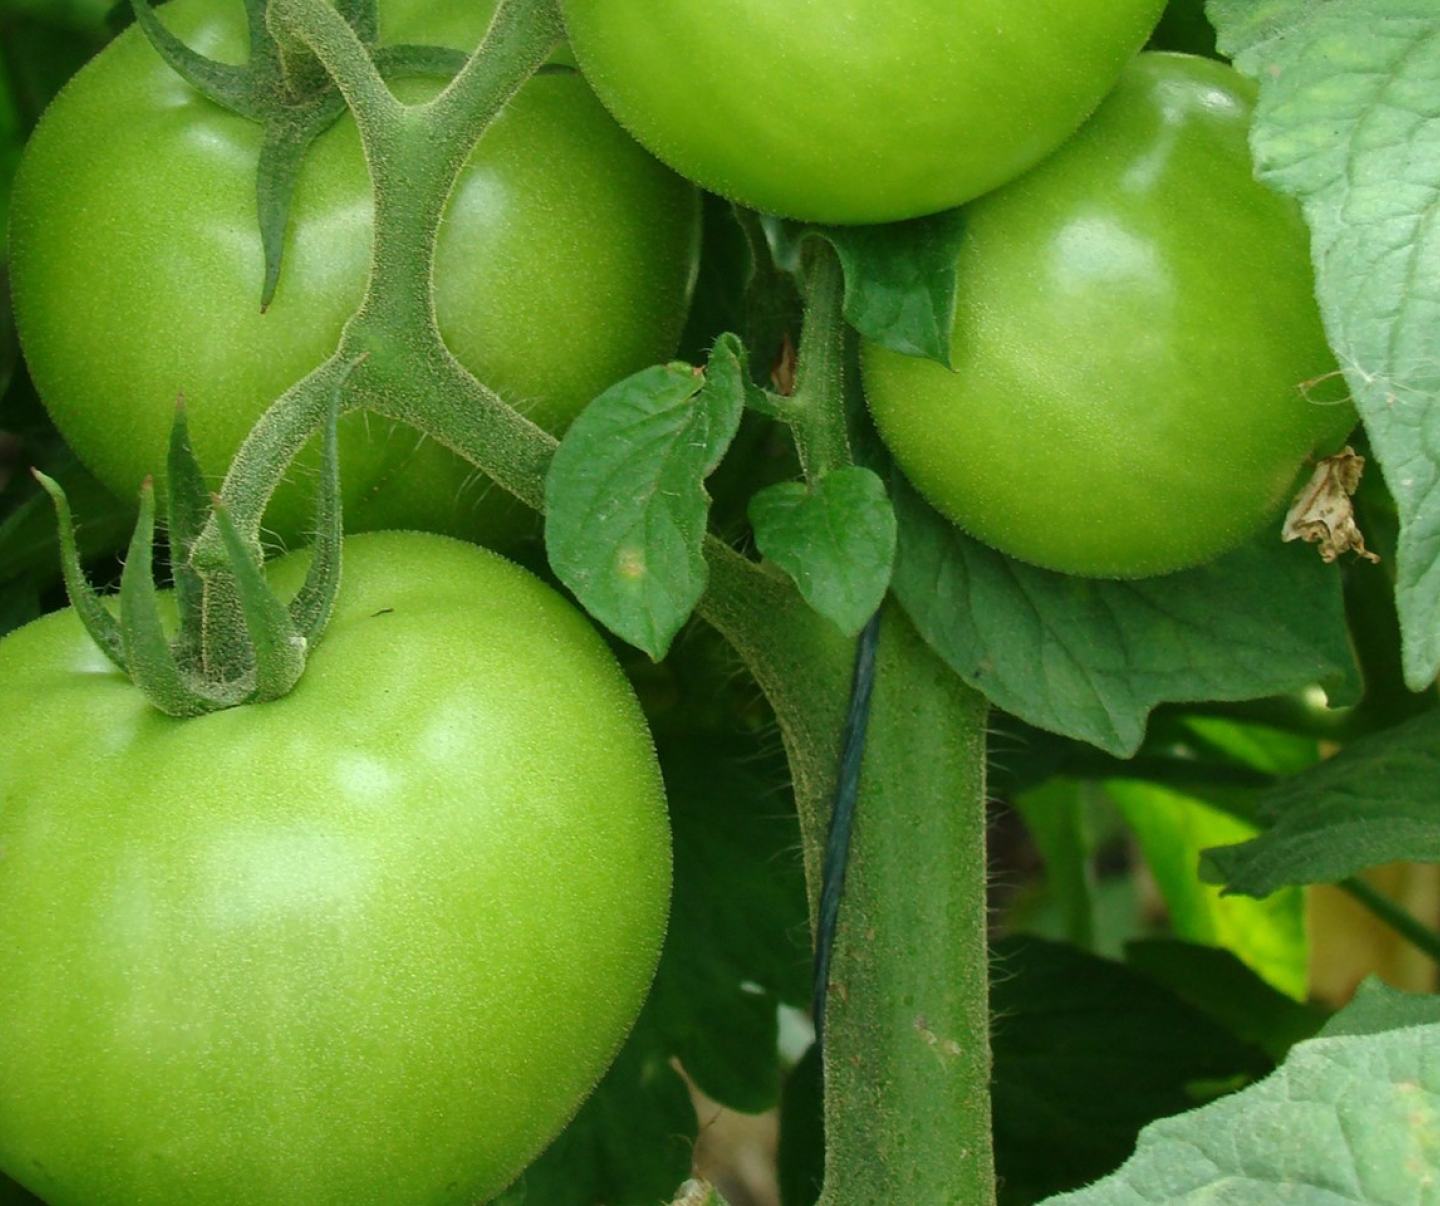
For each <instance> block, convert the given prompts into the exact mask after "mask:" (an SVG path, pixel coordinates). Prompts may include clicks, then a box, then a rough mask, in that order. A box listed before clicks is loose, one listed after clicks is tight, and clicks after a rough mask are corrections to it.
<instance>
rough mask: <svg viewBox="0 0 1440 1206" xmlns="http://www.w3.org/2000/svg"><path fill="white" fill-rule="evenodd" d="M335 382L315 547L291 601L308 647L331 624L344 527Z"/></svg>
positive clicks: (319, 489) (338, 386) (322, 465)
mask: <svg viewBox="0 0 1440 1206" xmlns="http://www.w3.org/2000/svg"><path fill="white" fill-rule="evenodd" d="M344 380H345V379H342V380H341V381H339V382H337V383H336V385H335V388H334V390H333V391H332V392H331V395H330V413H329V416H328V418H327V419H326V422H325V443H324V449H323V451H322V453H321V462H320V482H319V485H318V487H317V489H316V491H315V499H316V508H315V546H314V555H313V557H312V559H311V561H310V571H309V573H307V574H306V575H305V585H304V586H302V587H301V588H300V590H299V592H298V593H297V594H296V596H295V597H294V598H293V599H292V600H291V601H290V622H291V623H292V624H293V625H294V626H295V630H296V631H297V632H298V633H299V634H300V636H301V637H303V638H304V640H305V643H306V646H307V647H313V646H314V645H316V644H317V643H318V642H319V640H320V637H321V635H322V634H323V633H324V631H325V626H326V625H327V624H328V623H329V622H330V613H331V611H332V610H333V609H334V607H335V596H336V595H337V594H339V592H340V560H341V556H340V544H341V539H342V537H343V536H344V534H345V532H344V525H343V521H342V515H341V503H340V431H339V424H340V391H341V388H342V387H343V385H344Z"/></svg>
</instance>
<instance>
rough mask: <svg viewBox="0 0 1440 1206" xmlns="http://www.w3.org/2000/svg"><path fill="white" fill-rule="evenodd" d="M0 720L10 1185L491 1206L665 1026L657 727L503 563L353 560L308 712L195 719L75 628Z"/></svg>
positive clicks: (351, 552)
mask: <svg viewBox="0 0 1440 1206" xmlns="http://www.w3.org/2000/svg"><path fill="white" fill-rule="evenodd" d="M304 562H305V558H304V557H303V556H296V557H289V558H285V559H282V560H281V561H280V562H278V563H277V564H276V566H275V567H274V568H273V570H272V580H273V581H277V582H279V583H280V584H281V585H282V586H284V585H288V586H292V587H293V586H295V585H297V584H298V582H299V580H300V576H301V574H302V572H303V570H304ZM0 714H3V715H4V716H5V725H4V729H3V733H0V852H3V858H0V1168H3V1169H4V1171H5V1172H6V1173H8V1174H10V1175H11V1176H12V1177H14V1178H15V1179H16V1180H18V1181H20V1182H22V1183H23V1184H25V1185H26V1186H28V1187H29V1188H31V1189H33V1190H34V1191H35V1192H36V1193H38V1194H39V1195H40V1196H41V1197H43V1198H44V1199H45V1200H46V1201H47V1202H49V1203H50V1206H137V1204H139V1203H144V1204H145V1206H170V1204H174V1206H250V1204H254V1206H282V1204H286V1203H293V1204H294V1206H325V1204H328V1203H334V1204H335V1206H356V1204H357V1203H380V1202H384V1203H391V1204H395V1206H401V1204H407V1203H415V1204H417V1206H421V1204H423V1206H435V1204H438V1203H457V1204H459V1203H465V1204H468V1203H472V1202H477V1201H481V1200H485V1199H488V1198H489V1197H490V1196H492V1195H493V1194H495V1193H496V1192H498V1191H499V1190H500V1189H502V1188H503V1187H504V1186H505V1185H506V1184H507V1183H508V1182H509V1181H510V1180H511V1179H513V1178H514V1177H515V1176H516V1175H517V1174H518V1173H519V1171H520V1170H521V1169H522V1168H523V1167H524V1165H525V1164H526V1163H527V1162H528V1161H529V1160H530V1159H532V1158H533V1157H534V1156H535V1155H536V1154H537V1153H538V1152H539V1150H540V1149H541V1148H542V1147H543V1146H544V1145H545V1144H546V1143H547V1142H548V1141H549V1139H550V1138H551V1137H552V1136H553V1135H554V1134H555V1133H556V1131H557V1130H558V1129H559V1128H560V1127H561V1126H562V1125H563V1124H564V1122H565V1121H566V1120H567V1119H568V1118H569V1116H570V1115H571V1114H572V1113H573V1112H574V1110H575V1109H576V1107H577V1106H578V1104H579V1103H580V1101H581V1100H582V1099H583V1098H584V1096H585V1095H586V1094H587V1093H588V1092H589V1090H590V1089H591V1088H592V1087H593V1086H594V1084H595V1082H596V1081H597V1079H598V1078H599V1076H600V1074H601V1072H602V1071H603V1069H604V1068H605V1066H606V1064H607V1063H608V1062H609V1060H610V1059H611V1057H612V1056H613V1055H614V1054H615V1051H616V1049H617V1048H618V1046H619V1044H620V1042H621V1040H622V1039H623V1038H624V1035H625V1032H626V1031H627V1029H628V1028H629V1027H630V1025H631V1023H632V1021H633V1020H634V1018H635V1016H636V1014H637V1013H638V1011H639V1009H640V1005H641V1002H642V1000H643V998H644V996H645V992H646V989H647V987H648V985H649V982H650V977H651V975H652V973H653V971H654V968H655V964H656V960H657V958H658V956H659V951H660V946H661V940H662V937H663V934H664V929H665V918H666V911H667V903H668V893H669V883H670V877H669V872H670V853H669V829H668V826H667V824H666V817H665V804H664V797H663V794H662V789H661V784H660V777H659V770H658V766H657V764H656V760H655V754H654V748H653V746H652V744H651V740H650V734H649V731H648V730H647V728H646V726H645V721H644V718H643V716H642V714H641V712H640V708H639V705H638V704H637V702H636V700H635V698H634V695H633V694H632V692H631V690H630V687H629V684H628V682H627V681H626V679H625V677H624V675H623V674H622V672H621V670H620V668H619V666H618V665H617V664H616V662H615V659H614V658H613V656H612V655H611V654H610V652H609V650H608V649H607V647H606V646H605V644H604V642H603V641H602V640H601V639H600V637H599V636H598V635H597V634H596V633H595V632H594V630H593V629H592V628H591V627H590V626H589V624H588V623H587V622H586V621H585V619H584V618H583V617H582V616H581V615H580V613H579V612H577V611H576V610H575V608H574V607H572V606H571V605H570V604H569V603H568V602H566V601H565V600H564V599H562V598H561V597H560V596H559V595H558V594H556V593H555V592H554V591H553V590H551V589H550V588H549V587H547V586H545V585H544V584H542V583H541V582H539V581H538V580H537V579H535V578H533V577H531V576H530V575H529V574H527V573H526V572H525V571H523V570H521V569H519V568H517V567H516V566H514V565H512V564H511V563H509V562H507V561H505V560H503V559H502V558H500V557H499V556H497V555H496V554H493V553H489V552H486V551H484V550H481V549H477V548H475V547H474V546H472V545H466V544H462V543H461V542H459V541H454V540H450V539H449V538H446V537H441V536H424V535H418V534H414V533H405V534H400V533H382V534H376V535H368V536H359V537H352V538H351V539H350V540H349V541H348V542H347V544H346V548H345V581H344V587H343V590H342V592H341V597H340V601H339V605H338V609H337V611H336V614H335V618H334V621H333V623H332V624H331V625H330V628H329V631H328V632H327V633H326V635H325V638H324V641H323V643H322V644H321V645H320V646H319V647H318V648H317V649H316V650H315V652H314V655H313V657H312V658H311V661H310V665H309V668H308V669H307V670H306V672H305V676H304V678H303V679H302V680H301V682H300V684H299V685H298V686H297V687H296V688H295V690H294V692H293V693H292V694H290V695H289V696H287V697H286V698H284V699H281V700H279V701H277V702H274V703H265V704H259V705H254V706H250V707H243V708H236V709H233V710H231V711H224V712H218V713H215V714H212V715H209V716H205V717H202V718H199V719H194V720H174V719H172V718H170V717H167V716H164V715H162V714H160V713H159V712H157V711H155V710H153V709H152V708H150V707H149V706H148V705H147V704H146V702H145V701H144V699H143V698H142V697H141V695H140V693H139V691H137V690H136V689H135V688H134V687H133V686H132V685H131V684H130V683H129V682H128V681H127V680H126V679H125V678H124V677H123V676H122V675H120V674H119V673H118V672H116V671H115V670H114V669H113V668H112V667H110V665H109V663H108V662H106V661H105V659H104V658H103V657H102V656H101V654H100V653H99V652H98V650H97V649H96V648H95V647H94V646H93V645H92V644H91V643H90V641H89V640H88V639H87V637H86V636H85V634H84V632H83V631H82V629H81V626H80V624H79V622H78V621H77V619H76V617H75V615H74V614H73V613H72V612H70V611H64V612H58V613H55V614H53V615H50V616H47V617H45V618H43V619H41V620H37V621H36V622H35V623H33V624H31V625H29V626H28V627H26V628H23V629H21V630H20V631H18V632H16V633H14V634H12V635H11V636H10V637H8V638H7V639H6V640H5V641H4V643H3V644H0Z"/></svg>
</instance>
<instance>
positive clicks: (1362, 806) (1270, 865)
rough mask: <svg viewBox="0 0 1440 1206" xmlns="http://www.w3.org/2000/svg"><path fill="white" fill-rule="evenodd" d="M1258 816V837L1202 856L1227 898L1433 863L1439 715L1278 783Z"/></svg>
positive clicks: (1367, 740)
mask: <svg viewBox="0 0 1440 1206" xmlns="http://www.w3.org/2000/svg"><path fill="white" fill-rule="evenodd" d="M1259 810H1260V815H1261V816H1262V817H1263V818H1265V819H1266V820H1268V821H1270V822H1271V824H1270V827H1269V828H1268V829H1266V830H1265V832H1264V833H1262V834H1260V835H1259V836H1258V837H1256V838H1254V839H1253V840H1252V841H1248V842H1244V843H1242V844H1239V845H1231V846H1224V847H1222V848H1220V849H1213V850H1207V851H1206V852H1205V862H1204V864H1203V865H1202V872H1203V873H1204V874H1205V876H1206V878H1207V879H1209V880H1211V882H1213V883H1223V884H1225V885H1226V891H1228V892H1239V893H1243V894H1244V895H1246V896H1268V895H1269V894H1270V893H1271V892H1274V891H1275V890H1276V889H1277V888H1282V887H1285V886H1287V885H1290V884H1329V883H1337V882H1338V881H1340V880H1342V879H1346V878H1348V877H1349V876H1351V875H1354V874H1356V873H1357V872H1359V871H1363V870H1364V869H1365V868H1367V867H1378V866H1380V865H1381V864H1383V863H1389V862H1394V861H1397V860H1400V859H1407V860H1410V861H1412V862H1440V710H1435V711H1430V712H1426V713H1423V714H1422V715H1420V716H1417V717H1415V718H1414V719H1413V720H1409V721H1406V722H1405V723H1404V724H1401V725H1398V726H1396V727H1395V728H1393V729H1387V730H1385V731H1384V732H1381V733H1376V734H1373V735H1371V736H1369V737H1364V738H1362V739H1361V740H1359V741H1356V742H1355V743H1354V744H1353V745H1350V746H1347V747H1346V748H1345V749H1344V750H1343V751H1341V752H1340V753H1339V754H1337V755H1336V756H1335V757H1334V758H1331V759H1330V760H1329V761H1327V762H1322V763H1320V764H1319V765H1318V766H1315V767H1313V768H1312V769H1310V770H1308V771H1305V772H1304V773H1302V774H1299V775H1294V776H1292V777H1291V778H1288V779H1285V780H1282V781H1281V782H1280V783H1278V784H1277V785H1276V786H1275V787H1274V788H1272V789H1270V790H1269V791H1267V792H1266V793H1265V794H1264V795H1262V796H1261V797H1260V800H1259Z"/></svg>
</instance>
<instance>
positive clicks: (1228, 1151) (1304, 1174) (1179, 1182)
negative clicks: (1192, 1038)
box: [1048, 1014, 1440, 1206]
mask: <svg viewBox="0 0 1440 1206" xmlns="http://www.w3.org/2000/svg"><path fill="white" fill-rule="evenodd" d="M1341 1017H1342V1018H1343V1017H1344V1015H1343V1014H1342V1015H1341ZM1338 1025H1340V1026H1341V1027H1342V1028H1343V1025H1344V1023H1343V1022H1341V1023H1338ZM1437 1049H1440V1025H1426V1026H1410V1027H1408V1028H1405V1029H1395V1030H1388V1031H1384V1032H1381V1033H1378V1034H1365V1035H1347V1036H1343V1037H1322V1038H1316V1039H1311V1040H1310V1041H1309V1042H1305V1043H1300V1044H1299V1045H1298V1046H1296V1047H1295V1048H1294V1049H1293V1050H1292V1051H1291V1052H1290V1056H1289V1058H1288V1059H1287V1060H1286V1061H1285V1063H1284V1065H1283V1066H1282V1067H1281V1068H1280V1069H1279V1071H1277V1072H1275V1073H1274V1074H1273V1075H1272V1076H1270V1077H1268V1078H1266V1079H1265V1080H1264V1081H1262V1082H1261V1083H1259V1084H1257V1085H1254V1086H1252V1087H1250V1088H1248V1089H1246V1090H1244V1091H1243V1092H1240V1093H1237V1094H1235V1095H1234V1096H1232V1097H1228V1098H1226V1099H1224V1100H1222V1101H1217V1102H1214V1103H1213V1104H1211V1105H1208V1106H1205V1107H1204V1108H1202V1109H1199V1110H1193V1111H1191V1112H1190V1113H1188V1114H1182V1115H1180V1116H1179V1117H1177V1118H1167V1119H1165V1120H1164V1121H1162V1122H1157V1123H1154V1124H1153V1125H1151V1126H1148V1127H1146V1128H1145V1130H1144V1132H1143V1133H1142V1134H1141V1136H1140V1142H1139V1145H1138V1147H1137V1149H1136V1152H1135V1155H1134V1156H1133V1157H1132V1158H1131V1159H1130V1160H1129V1161H1128V1162H1127V1163H1126V1164H1125V1165H1124V1167H1123V1168H1121V1169H1120V1170H1119V1171H1118V1172H1117V1173H1115V1174H1114V1175H1113V1176H1110V1177H1107V1178H1106V1179H1105V1180H1104V1181H1101V1182H1100V1183H1099V1184H1097V1185H1093V1186H1091V1187H1090V1188H1089V1189H1085V1190H1082V1191H1080V1192H1078V1193H1071V1194H1066V1195H1064V1196H1063V1197H1058V1198H1051V1199H1049V1200H1048V1201H1049V1202H1050V1203H1051V1206H1144V1204H1146V1203H1154V1204H1155V1206H1160V1204H1162V1203H1163V1204H1164V1206H1185V1204H1186V1203H1193V1204H1194V1206H1200V1204H1201V1203H1232V1202H1233V1203H1236V1204H1237V1206H1239V1204H1241V1203H1251V1202H1257V1203H1258V1202H1295V1203H1305V1204H1307V1206H1308V1204H1314V1206H1331V1204H1333V1206H1342V1204H1344V1203H1352V1202H1364V1203H1367V1204H1368V1206H1416V1204H1418V1203H1425V1202H1431V1201H1433V1200H1434V1192H1435V1186H1436V1185H1437V1184H1440V1060H1437V1059H1436V1058H1435V1052H1436V1050H1437Z"/></svg>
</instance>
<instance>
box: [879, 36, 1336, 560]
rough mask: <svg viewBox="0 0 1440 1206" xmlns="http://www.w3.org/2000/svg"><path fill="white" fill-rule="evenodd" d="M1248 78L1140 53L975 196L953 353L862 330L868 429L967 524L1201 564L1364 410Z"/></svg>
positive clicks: (1117, 555)
mask: <svg viewBox="0 0 1440 1206" xmlns="http://www.w3.org/2000/svg"><path fill="white" fill-rule="evenodd" d="M1253 97H1254V88H1253V85H1251V84H1250V83H1249V82H1248V81H1247V80H1245V79H1244V78H1243V77H1241V76H1240V75H1239V74H1237V73H1236V72H1235V71H1233V70H1232V69H1231V68H1229V67H1227V66H1224V65H1223V64H1220V63H1216V62H1213V61H1210V60H1208V59H1201V58H1194V57H1190V56H1184V55H1174V54H1146V55H1142V56H1140V57H1139V58H1138V59H1137V60H1136V61H1135V62H1134V64H1132V65H1131V66H1130V67H1129V68H1128V69H1127V70H1126V72H1125V74H1124V75H1123V76H1122V77H1121V80H1120V83H1119V85H1118V86H1117V88H1116V89H1115V91H1114V92H1113V93H1112V94H1111V96H1110V97H1109V98H1108V99H1107V100H1106V102H1105V104H1104V105H1102V106H1101V108H1100V110H1099V112H1098V113H1096V115H1095V116H1094V117H1093V118H1092V119H1091V120H1090V121H1089V122H1088V123H1087V124H1086V125H1085V127H1084V128H1083V129H1082V130H1081V131H1080V132H1079V133H1078V134H1077V135H1076V136H1075V137H1074V138H1072V139H1071V140H1070V141H1069V142H1068V143H1066V144H1065V145H1064V146H1063V147H1062V148H1061V149H1060V150H1059V151H1057V152H1056V153H1055V154H1054V155H1053V156H1051V157H1050V158H1049V159H1047V160H1046V161H1045V162H1044V163H1042V164H1041V165H1040V166H1039V167H1037V168H1036V169H1035V170H1033V171H1032V172H1030V173H1028V174H1027V175H1025V176H1023V177H1021V178H1020V179H1019V180H1017V181H1015V182H1014V183H1013V184H1011V185H1009V186H1007V187H1006V188H1003V189H1000V190H998V191H996V192H994V193H992V194H990V195H989V196H987V197H984V198H981V199H980V200H979V201H977V202H975V203H974V204H973V205H972V206H971V207H970V208H969V210H968V221H967V224H966V230H965V237H964V240H963V242H962V244H961V247H960V253H959V264H958V284H959V304H958V308H957V313H956V318H955V325H954V331H953V335H952V355H953V361H954V371H950V370H947V369H946V368H943V367H941V366H940V365H938V364H935V363H933V362H931V361H924V360H920V359H917V358H912V357H907V356H902V355H899V354H897V353H895V352H891V351H887V350H886V349H883V348H880V347H877V346H868V347H867V348H866V350H865V356H864V380H865V390H866V394H867V396H868V398H869V401H870V409H871V412H872V413H873V415H874V416H875V421H876V424H877V425H878V426H879V429H880V434H881V437H882V438H883V439H884V441H885V443H886V444H887V445H888V446H889V448H890V450H891V451H892V452H893V453H894V455H895V458H896V460H897V461H898V462H899V464H900V467H901V468H902V469H903V470H904V472H905V474H906V475H907V476H908V477H909V478H910V479H911V480H912V481H913V482H914V484H915V485H916V486H917V487H918V488H919V489H920V491H921V493H923V494H924V495H925V496H926V497H927V498H928V499H929V501H930V502H931V503H932V504H933V505H934V506H935V507H936V508H937V509H938V510H940V511H941V512H943V513H944V514H945V515H946V516H948V517H949V518H950V519H951V520H953V521H954V522H955V523H957V524H958V525H960V526H961V527H962V528H964V529H965V530H966V531H968V532H969V533H970V534H971V535H973V536H976V537H978V538H979V539H981V540H983V541H985V542H986V543H987V544H990V545H993V546H994V547H995V548H997V549H999V550H1001V551H1002V552H1005V553H1009V554H1011V555H1012V556H1014V557H1017V558H1019V559H1020V560H1023V561H1029V562H1032V563H1034V564H1036V565H1040V566H1043V567H1045V568H1047V569H1052V570H1058V571H1060V572H1062V573H1070V574H1079V575H1087V576H1092V577H1117V578H1132V577H1143V576H1148V575H1153V574H1163V573H1168V572H1170V571H1172V570H1179V569H1183V568H1186V567H1188V566H1194V565H1199V564H1201V563H1203V562H1205V561H1209V560H1211V559H1213V558H1214V557H1217V556H1219V555H1220V554H1222V553H1224V552H1226V551H1228V550H1230V549H1232V548H1234V547H1236V546H1237V545H1239V544H1240V543H1242V542H1243V541H1245V540H1246V539H1248V538H1249V537H1251V536H1254V535H1255V534H1256V533H1257V532H1258V531H1259V530H1260V529H1261V528H1262V527H1263V525H1264V524H1265V523H1266V522H1267V521H1268V520H1272V519H1277V512H1278V511H1279V510H1280V509H1281V507H1282V506H1283V504H1284V503H1285V502H1287V501H1288V500H1289V499H1290V497H1291V495H1292V493H1293V491H1294V489H1295V487H1296V486H1297V484H1298V483H1297V475H1299V474H1301V473H1302V472H1303V471H1305V467H1306V465H1307V462H1308V461H1309V460H1310V458H1311V457H1312V455H1313V454H1315V453H1316V452H1317V451H1320V452H1331V451H1335V446H1336V445H1337V444H1338V443H1339V442H1340V441H1341V440H1342V439H1343V438H1344V436H1345V434H1346V433H1347V432H1349V431H1350V429H1351V428H1352V427H1353V426H1354V425H1355V412H1354V410H1353V408H1352V407H1351V406H1350V404H1349V401H1348V396H1347V394H1346V391H1345V386H1344V383H1343V381H1342V380H1341V379H1340V377H1339V373H1338V371H1337V369H1336V366H1335V360H1334V356H1333V354H1332V353H1331V351H1330V349H1329V347H1328V345H1327V344H1326V340H1325V332H1324V330H1323V328H1322V326H1321V322H1320V315H1319V312H1318V309H1317V306H1316V302H1315V297H1314V281H1313V277H1312V273H1311V267H1310V259H1309V238H1308V235H1307V233H1306V230H1305V226H1304V224H1303V222H1302V221H1301V217H1300V214H1299V211H1298V209H1297V207H1296V206H1295V204H1294V203H1293V202H1292V201H1291V200H1289V199H1288V198H1285V197H1282V196H1280V195H1279V194H1277V193H1274V192H1272V191H1270V190H1269V189H1267V188H1266V187H1265V186H1264V185H1263V184H1260V183H1259V182H1257V181H1256V179H1255V176H1254V168H1253V165H1252V163H1251V159H1250V151H1249V147H1248V144H1247V135H1248V131H1249V126H1250V114H1251V108H1252V104H1253ZM1278 527H1279V525H1278V521H1277V539H1278Z"/></svg>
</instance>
